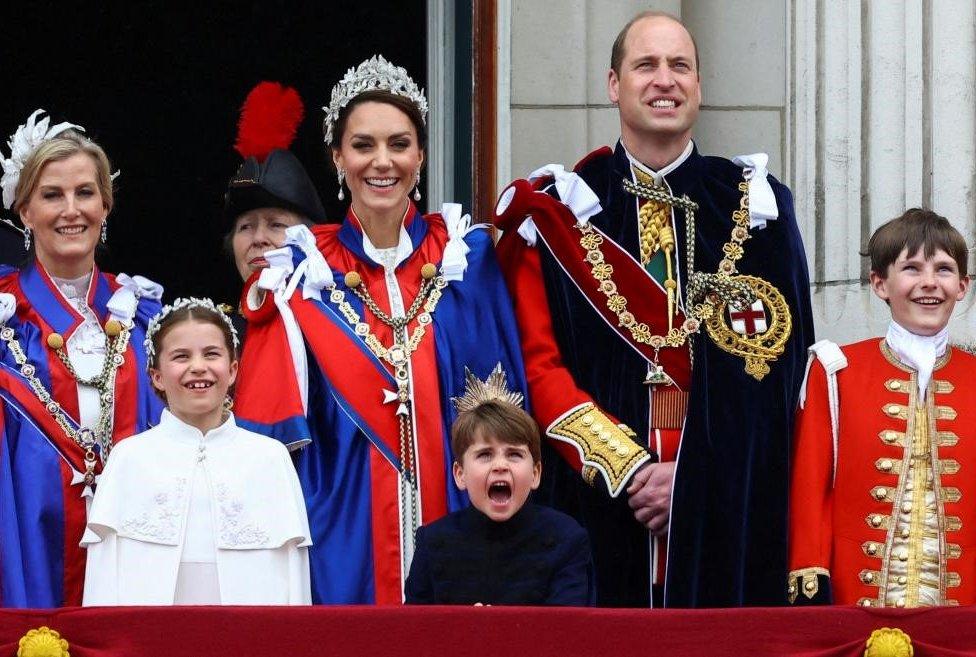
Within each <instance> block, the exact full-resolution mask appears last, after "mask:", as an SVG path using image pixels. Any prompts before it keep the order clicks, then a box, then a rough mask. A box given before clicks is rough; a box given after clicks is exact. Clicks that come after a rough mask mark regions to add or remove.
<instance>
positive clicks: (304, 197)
mask: <svg viewBox="0 0 976 657" xmlns="http://www.w3.org/2000/svg"><path fill="white" fill-rule="evenodd" d="M303 115H304V107H303V105H302V99H301V97H300V96H299V95H298V92H297V91H295V90H294V89H292V88H291V87H283V86H282V85H280V84H278V83H277V82H261V83H260V84H258V85H257V86H256V87H254V89H252V90H251V93H249V94H248V96H247V99H246V100H245V101H244V106H243V108H242V109H241V119H240V123H239V124H238V131H237V142H236V143H235V144H234V148H235V149H236V150H237V152H238V153H240V154H241V156H242V157H243V158H244V162H243V163H242V164H241V166H240V168H239V169H238V170H237V173H236V174H234V177H233V178H231V180H230V182H229V183H228V184H227V194H226V195H225V197H224V225H225V228H226V230H227V233H226V234H225V235H224V250H225V251H226V252H227V253H228V254H229V255H230V256H232V257H233V258H234V266H235V267H236V268H237V271H238V273H239V274H240V275H241V280H242V281H246V280H247V279H248V278H250V276H251V274H253V273H254V272H256V271H258V270H260V269H263V268H264V267H267V265H268V263H267V261H266V260H265V259H264V253H265V252H266V251H269V250H271V249H276V248H278V247H280V246H282V245H283V244H284V242H285V230H287V229H288V228H289V227H291V226H297V225H298V224H305V225H312V224H313V223H320V222H322V221H324V220H325V210H324V209H323V207H322V201H321V200H320V199H319V195H318V192H316V191H315V186H314V185H313V184H312V181H311V180H310V179H309V177H308V173H306V172H305V167H303V166H302V163H301V162H299V161H298V158H297V157H295V155H294V153H292V152H291V151H290V150H288V149H289V147H290V146H291V143H292V141H293V140H294V139H295V132H296V130H297V129H298V125H299V124H300V123H301V121H302V117H303ZM230 315H231V319H232V320H233V322H234V326H235V328H236V329H237V331H238V333H239V334H240V336H241V339H242V340H243V338H244V327H245V322H244V319H243V317H241V316H240V314H239V313H237V312H236V311H235V312H233V313H230Z"/></svg>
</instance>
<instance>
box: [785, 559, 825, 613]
mask: <svg viewBox="0 0 976 657" xmlns="http://www.w3.org/2000/svg"><path fill="white" fill-rule="evenodd" d="M817 575H823V576H824V577H828V578H829V577H830V571H829V570H827V569H826V568H821V567H819V566H811V567H810V568H800V569H799V570H791V571H790V574H789V575H787V576H786V593H787V597H788V598H789V601H790V604H793V603H794V602H796V597H797V596H798V595H799V594H800V591H801V590H802V591H803V595H805V596H806V597H807V598H810V599H812V598H813V596H815V595H817V592H818V591H819V590H820V583H819V582H818V581H817ZM798 580H799V581H798Z"/></svg>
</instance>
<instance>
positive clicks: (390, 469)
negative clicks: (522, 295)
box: [236, 56, 525, 604]
mask: <svg viewBox="0 0 976 657" xmlns="http://www.w3.org/2000/svg"><path fill="white" fill-rule="evenodd" d="M325 110H326V117H325V125H324V130H325V137H326V138H325V141H326V144H327V146H328V147H329V148H330V150H331V155H332V160H333V162H334V163H335V166H336V169H337V173H338V177H339V182H340V196H339V198H340V199H342V198H344V197H345V196H346V194H347V193H348V195H349V199H350V207H349V210H348V212H347V214H346V217H345V220H344V222H343V223H342V224H341V225H336V224H331V225H322V226H314V227H312V229H311V230H309V229H308V228H306V227H304V226H296V227H294V228H289V229H288V231H287V232H288V236H287V238H286V244H287V247H286V248H284V249H280V250H278V251H272V252H269V253H268V254H266V257H267V259H268V262H269V265H270V266H269V268H268V269H267V270H265V272H263V273H262V276H261V278H260V279H259V280H258V281H257V282H256V283H255V284H254V285H252V286H251V287H250V288H249V289H248V290H245V295H244V313H245V316H247V318H248V332H249V333H248V342H247V345H246V348H245V353H244V358H243V360H242V367H241V371H242V379H241V381H240V383H239V386H238V394H237V398H236V402H237V406H236V408H237V409H238V417H239V420H240V422H241V424H242V425H243V426H248V427H250V428H254V429H255V430H257V431H260V432H261V433H268V434H270V435H273V436H275V437H277V438H279V439H280V440H282V441H284V442H286V443H288V444H290V445H291V446H294V447H299V446H304V449H302V450H301V451H300V452H299V453H298V455H297V467H298V471H299V478H300V479H301V481H302V486H303V489H304V493H305V500H306V504H307V506H308V509H309V518H310V524H311V529H312V541H313V546H312V549H311V561H312V596H313V600H314V601H315V602H319V603H378V604H399V603H401V602H402V600H403V580H404V578H405V577H406V575H407V574H408V572H409V567H410V560H411V558H412V554H413V538H414V531H415V529H416V528H417V527H418V526H419V525H420V524H421V523H426V522H430V521H433V520H435V519H437V518H439V517H441V516H443V515H445V514H446V513H448V512H450V511H455V510H458V509H460V508H461V507H463V506H465V505H466V504H467V497H466V495H465V494H464V493H463V492H462V491H460V490H458V488H457V487H456V485H455V484H454V482H453V477H452V476H451V475H450V465H451V458H450V451H449V446H448V441H449V437H450V434H449V427H450V425H451V422H452V421H453V419H454V411H453V408H452V405H451V402H450V399H451V398H452V397H456V396H460V395H461V394H463V392H464V381H465V367H468V368H470V370H471V371H472V372H474V374H475V375H477V376H480V377H482V378H484V377H486V376H487V375H488V374H489V373H490V372H491V370H492V368H493V367H494V366H495V365H496V363H498V362H499V361H501V364H502V368H503V369H504V370H505V371H506V372H507V373H508V374H509V377H510V380H512V381H513V382H514V385H515V387H516V388H517V389H519V390H522V391H524V389H525V378H524V374H523V368H522V360H521V351H520V348H519V344H518V336H517V334H516V330H515V322H514V318H513V315H512V310H511V307H510V301H509V298H508V295H507V292H506V290H505V285H504V282H503V280H502V277H501V274H500V272H499V270H498V267H497V264H496V262H495V258H494V253H493V250H492V242H491V236H490V235H489V233H488V232H487V230H485V229H484V227H483V226H470V225H469V222H470V219H469V218H468V217H462V216H461V210H460V207H459V206H457V205H454V204H447V205H445V206H444V208H443V209H442V210H441V212H440V213H434V214H429V215H426V216H425V215H421V214H420V213H419V212H418V211H417V208H416V207H415V206H414V204H413V201H412V200H411V197H412V198H413V199H416V200H419V198H420V197H419V190H416V188H417V186H418V184H419V178H420V172H421V167H422V165H423V163H424V156H425V151H424V145H425V141H426V125H425V123H424V120H425V117H426V113H427V101H426V99H425V98H424V95H423V93H422V92H421V91H420V89H419V88H418V87H417V85H416V84H415V83H414V82H413V80H411V79H410V77H409V76H408V75H407V73H406V71H405V70H404V69H402V68H400V67H397V66H394V65H392V64H390V63H389V62H387V61H386V60H385V59H383V58H382V57H378V56H377V57H373V58H371V59H369V60H367V61H365V62H363V63H362V64H361V65H360V66H358V67H356V68H352V69H350V70H349V72H348V73H347V74H346V76H345V77H344V78H343V79H342V80H341V81H340V82H339V83H338V84H337V85H336V86H335V88H333V90H332V98H331V102H330V104H329V106H328V107H327V108H325ZM411 192H413V194H412V195H411ZM282 353H290V354H291V358H290V359H288V358H284V359H283V358H281V354H282ZM269 381H274V382H275V388H274V393H275V394H273V395H272V394H269V393H270V392H272V390H271V389H269V387H268V382H269Z"/></svg>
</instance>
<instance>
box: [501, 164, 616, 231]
mask: <svg viewBox="0 0 976 657" xmlns="http://www.w3.org/2000/svg"><path fill="white" fill-rule="evenodd" d="M545 176H552V178H553V184H554V185H555V186H556V192H557V193H558V194H559V200H560V201H562V203H563V205H565V206H566V207H568V208H569V209H570V211H572V213H573V216H575V217H576V221H578V222H579V223H581V224H585V223H586V222H587V221H589V220H590V217H592V216H594V215H597V214H600V213H601V212H603V206H601V205H600V197H598V196H597V195H596V193H595V192H594V191H593V190H592V189H590V186H589V185H587V184H586V181H584V180H583V179H582V178H580V177H579V175H578V174H577V173H576V172H575V171H566V168H565V167H564V166H563V165H561V164H547V165H545V166H544V167H539V168H538V169H536V170H535V171H533V172H532V173H530V174H529V180H536V179H537V178H543V177H545ZM518 234H519V235H521V236H522V238H523V239H524V240H525V241H526V242H527V243H528V245H529V246H535V243H536V239H537V238H538V233H537V229H536V226H535V222H534V221H533V220H532V218H531V217H529V218H527V219H526V220H525V221H523V222H522V225H521V226H519V229H518Z"/></svg>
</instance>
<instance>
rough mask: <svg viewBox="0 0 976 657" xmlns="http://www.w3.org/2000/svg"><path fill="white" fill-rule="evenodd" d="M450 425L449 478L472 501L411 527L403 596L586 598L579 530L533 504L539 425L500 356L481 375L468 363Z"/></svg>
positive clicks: (520, 600) (587, 601) (589, 581)
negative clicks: (508, 382)
mask: <svg viewBox="0 0 976 657" xmlns="http://www.w3.org/2000/svg"><path fill="white" fill-rule="evenodd" d="M467 377H468V378H467V389H466V390H465V394H464V396H463V397H461V398H459V399H455V400H454V402H455V406H456V407H457V409H458V417H457V419H456V420H455V422H454V425H453V426H452V427H451V451H452V452H453V454H454V467H453V470H454V482H455V483H456V484H457V486H458V488H460V489H461V490H464V491H467V493H468V497H469V499H470V500H471V506H470V507H468V508H467V509H464V510H462V511H458V512H455V513H453V514H451V515H448V516H446V517H444V518H441V519H440V520H437V521H436V522H433V523H431V524H429V525H424V526H423V527H421V528H420V529H418V530H417V537H416V551H415V552H414V557H413V563H412V565H411V567H410V576H409V577H408V578H407V582H406V587H405V588H406V602H407V603H408V604H410V603H414V604H485V605H491V604H496V605H576V606H585V605H592V604H593V603H594V599H595V588H594V583H593V565H592V558H591V556H590V545H589V540H588V538H587V535H586V531H585V530H584V529H583V528H582V527H580V526H579V524H578V523H577V522H576V521H575V520H573V519H572V518H570V517H569V516H567V515H565V514H563V513H560V512H558V511H555V510H553V509H550V508H548V507H543V506H536V505H535V504H532V503H531V502H529V501H528V498H529V493H531V492H532V491H533V490H534V489H536V488H538V486H539V477H540V475H541V474H542V463H541V461H540V456H541V449H540V445H539V428H538V426H537V425H536V423H535V421H534V420H533V419H532V418H531V417H530V416H529V415H528V414H527V413H526V412H525V411H523V410H522V409H521V408H520V407H519V405H520V404H521V401H522V395H521V394H519V393H512V392H510V391H508V390H507V389H506V386H505V374H504V372H502V370H501V366H500V365H499V366H498V367H497V368H496V369H495V371H494V372H492V374H491V375H490V376H489V377H488V380H487V381H480V380H479V379H478V378H477V377H475V376H474V375H472V374H471V373H470V372H468V375H467Z"/></svg>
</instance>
